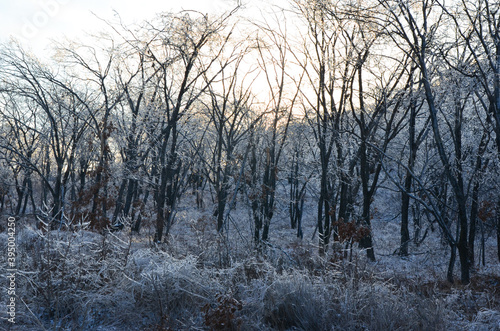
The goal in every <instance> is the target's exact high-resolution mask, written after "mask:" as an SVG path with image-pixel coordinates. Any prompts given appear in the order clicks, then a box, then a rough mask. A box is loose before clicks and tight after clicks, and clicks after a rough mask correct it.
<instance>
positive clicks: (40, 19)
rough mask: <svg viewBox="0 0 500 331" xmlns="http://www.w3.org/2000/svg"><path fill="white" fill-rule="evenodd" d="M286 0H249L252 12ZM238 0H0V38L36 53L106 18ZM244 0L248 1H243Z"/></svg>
mask: <svg viewBox="0 0 500 331" xmlns="http://www.w3.org/2000/svg"><path fill="white" fill-rule="evenodd" d="M280 2H281V3H283V2H286V1H272V0H246V7H247V8H248V9H247V11H248V12H249V13H252V12H253V13H255V12H257V13H258V12H259V10H262V9H263V10H265V7H271V3H280ZM235 3H236V0H205V1H204V0H0V41H1V42H5V41H8V40H9V39H10V38H12V37H13V38H15V39H17V40H19V41H20V42H21V43H22V44H23V45H24V46H26V47H29V48H31V49H32V51H33V52H34V53H35V54H37V55H42V54H41V53H42V52H46V51H47V49H48V46H49V45H50V43H51V40H54V39H55V40H61V39H62V38H64V37H66V38H69V39H75V38H76V39H81V38H85V36H86V35H87V34H88V33H95V32H98V31H100V30H104V29H105V26H106V24H105V23H104V21H103V20H108V21H110V20H111V21H112V20H116V13H119V15H120V17H121V18H122V20H123V21H124V22H126V23H129V24H130V23H134V22H140V21H143V20H146V19H148V18H152V17H154V16H155V14H157V13H159V12H164V11H174V12H177V11H180V10H183V9H184V10H197V11H200V12H202V13H214V12H221V11H222V10H224V9H228V8H233V7H234V6H235ZM244 3H245V1H244Z"/></svg>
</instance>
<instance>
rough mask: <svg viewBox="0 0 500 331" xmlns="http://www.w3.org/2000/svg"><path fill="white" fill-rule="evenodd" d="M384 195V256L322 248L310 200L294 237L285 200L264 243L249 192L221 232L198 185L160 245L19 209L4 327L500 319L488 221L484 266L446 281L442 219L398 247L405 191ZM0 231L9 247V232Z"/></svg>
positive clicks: (234, 326)
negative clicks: (403, 249) (63, 226)
mask: <svg viewBox="0 0 500 331" xmlns="http://www.w3.org/2000/svg"><path fill="white" fill-rule="evenodd" d="M384 197H385V198H386V199H383V200H380V201H378V202H376V204H375V207H376V208H375V209H374V210H375V212H374V217H373V224H372V228H373V238H374V247H375V254H376V258H377V259H376V262H370V261H368V260H367V258H366V254H365V252H364V251H362V250H360V249H359V248H358V247H357V245H353V246H352V248H350V247H348V248H349V249H348V250H342V251H341V250H340V249H341V248H345V247H346V246H345V244H342V245H341V244H338V243H335V244H334V245H333V246H334V248H335V249H330V250H329V251H328V253H327V254H326V255H325V256H323V257H320V256H319V255H318V246H317V245H318V244H317V243H318V236H317V233H315V232H316V231H315V215H314V205H313V204H312V203H308V204H306V213H305V214H304V219H303V229H304V237H303V239H298V238H296V235H295V233H296V230H293V229H291V228H290V224H289V221H288V216H287V213H288V211H287V206H286V204H285V203H279V202H278V204H277V208H276V212H275V215H274V218H273V222H272V224H271V230H270V240H269V243H268V244H266V245H263V246H262V247H261V248H260V249H256V248H255V245H254V244H253V242H252V239H251V238H252V237H251V236H252V233H253V229H252V224H251V221H250V220H251V219H252V218H251V217H250V216H251V215H250V211H249V210H248V208H246V207H245V204H243V203H238V204H237V205H236V208H235V209H234V211H232V213H231V218H230V219H229V221H228V223H227V227H226V229H225V230H226V231H225V232H224V233H223V235H220V234H217V232H216V231H215V221H214V219H213V217H212V215H211V210H210V209H209V208H207V209H197V208H195V207H193V205H194V204H193V202H194V197H191V196H186V198H185V199H184V200H183V203H182V204H181V205H180V206H179V210H178V212H177V215H176V223H175V224H174V225H173V227H172V231H171V233H170V235H169V237H168V240H167V242H166V243H162V244H154V243H152V241H151V238H152V232H153V227H152V224H150V223H148V222H145V224H144V227H143V228H142V230H141V233H140V234H131V233H130V231H129V230H127V229H124V230H123V231H120V232H114V233H113V232H107V233H105V234H98V233H94V232H90V231H86V230H79V231H76V232H75V231H48V232H47V231H43V230H40V229H37V228H36V221H35V220H34V219H33V218H30V217H24V218H21V219H19V220H18V221H17V224H16V226H17V228H16V229H17V231H18V232H17V264H18V265H17V269H18V272H17V277H16V296H17V298H18V300H17V306H16V324H12V323H10V322H8V321H7V320H5V318H6V315H5V312H6V311H7V303H8V300H9V296H8V294H7V289H6V287H5V286H2V290H1V291H0V311H1V312H0V318H2V319H1V320H0V330H500V264H499V262H498V260H497V259H496V243H495V242H494V240H493V236H491V235H489V233H486V237H485V239H486V240H485V250H484V257H485V264H484V265H483V264H482V263H476V267H475V269H474V272H473V274H472V277H471V283H470V284H468V285H462V284H461V283H460V281H459V279H460V277H459V274H458V272H459V267H460V266H459V262H458V261H457V265H456V266H455V274H454V276H455V279H456V281H455V283H453V284H451V283H449V282H448V281H447V280H446V271H447V267H448V259H449V255H450V252H449V248H448V246H447V245H445V244H444V243H443V241H442V238H441V235H440V231H439V229H438V228H437V227H434V229H433V230H431V227H430V224H429V225H427V224H424V225H423V230H422V236H423V233H424V230H425V229H426V228H427V227H428V228H429V230H428V233H427V235H426V237H425V239H424V240H423V241H422V242H421V243H420V244H419V245H416V244H415V243H413V242H412V243H411V244H410V247H409V251H410V254H409V256H408V257H405V258H401V257H400V256H399V255H398V254H397V249H398V246H399V221H398V217H397V213H398V211H397V209H398V207H397V203H395V201H397V200H395V199H396V198H397V197H396V196H391V195H390V194H386V195H385V196H384ZM191 198H192V199H193V201H191ZM0 241H1V243H2V246H1V249H2V251H4V252H7V234H6V233H5V232H4V233H0ZM476 247H478V251H477V254H476V255H477V256H476V261H477V262H480V256H481V253H482V251H481V249H480V248H479V247H480V246H479V244H478V245H477V246H476ZM334 250H336V251H337V252H336V253H334V252H333V251H334ZM339 252H340V253H339ZM481 262H482V261H481ZM6 263H7V260H6V254H2V257H1V258H0V264H1V265H2V266H4V265H6ZM3 270H5V269H3ZM6 276H7V273H6V272H2V282H3V283H4V284H7V279H6Z"/></svg>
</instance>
